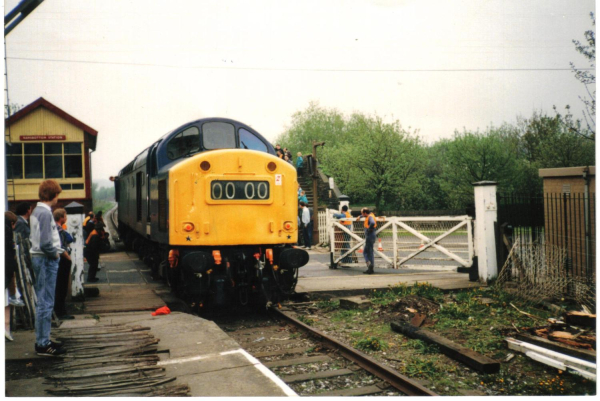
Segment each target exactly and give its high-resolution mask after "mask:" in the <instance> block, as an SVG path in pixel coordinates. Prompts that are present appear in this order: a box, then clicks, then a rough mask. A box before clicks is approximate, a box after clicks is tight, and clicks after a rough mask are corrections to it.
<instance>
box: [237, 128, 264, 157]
mask: <svg viewBox="0 0 600 401" xmlns="http://www.w3.org/2000/svg"><path fill="white" fill-rule="evenodd" d="M240 148H241V149H250V150H258V151H260V152H268V150H267V145H266V144H265V143H264V142H263V141H261V140H260V139H259V138H258V137H257V136H256V135H254V134H253V133H251V132H250V131H248V130H246V129H244V128H240Z"/></svg>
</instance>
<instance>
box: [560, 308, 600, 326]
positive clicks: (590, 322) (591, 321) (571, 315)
mask: <svg viewBox="0 0 600 401" xmlns="http://www.w3.org/2000/svg"><path fill="white" fill-rule="evenodd" d="M566 321H567V323H568V324H570V325H573V326H585V327H592V328H595V327H596V315H593V314H591V313H585V312H578V311H570V312H567V314H566Z"/></svg>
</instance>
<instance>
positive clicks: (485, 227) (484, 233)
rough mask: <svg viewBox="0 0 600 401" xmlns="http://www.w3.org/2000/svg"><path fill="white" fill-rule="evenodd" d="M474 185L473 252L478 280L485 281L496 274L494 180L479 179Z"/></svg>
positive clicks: (496, 213)
mask: <svg viewBox="0 0 600 401" xmlns="http://www.w3.org/2000/svg"><path fill="white" fill-rule="evenodd" d="M473 186H474V187H475V254H476V255H477V261H478V264H479V281H480V282H487V281H488V280H490V279H492V278H494V277H496V276H498V262H497V261H496V230H495V228H494V223H496V221H497V218H498V208H497V205H496V186H497V184H496V182H494V181H480V182H476V183H473Z"/></svg>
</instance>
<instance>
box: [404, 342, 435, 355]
mask: <svg viewBox="0 0 600 401" xmlns="http://www.w3.org/2000/svg"><path fill="white" fill-rule="evenodd" d="M406 346H407V347H409V348H412V349H414V350H416V351H417V352H418V353H420V354H423V355H428V354H439V353H440V347H438V346H437V345H436V344H427V343H426V342H425V341H421V340H417V339H413V340H408V341H406Z"/></svg>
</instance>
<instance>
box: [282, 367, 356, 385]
mask: <svg viewBox="0 0 600 401" xmlns="http://www.w3.org/2000/svg"><path fill="white" fill-rule="evenodd" d="M353 373H354V372H353V371H351V370H349V369H338V370H324V371H321V372H315V373H306V374H302V375H285V376H281V380H283V381H284V382H285V383H297V382H305V381H308V380H318V379H328V378H330V377H338V376H347V375H351V374H353Z"/></svg>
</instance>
